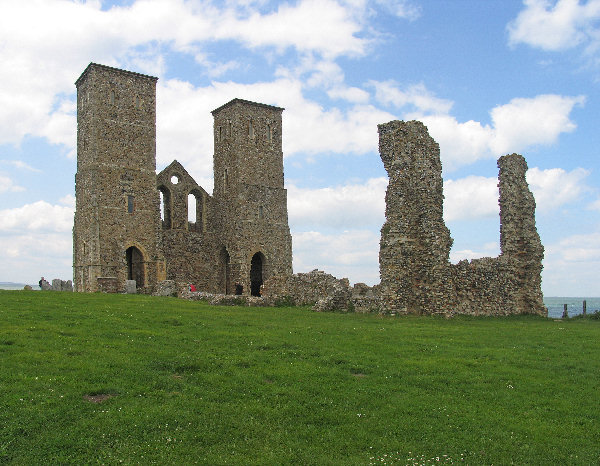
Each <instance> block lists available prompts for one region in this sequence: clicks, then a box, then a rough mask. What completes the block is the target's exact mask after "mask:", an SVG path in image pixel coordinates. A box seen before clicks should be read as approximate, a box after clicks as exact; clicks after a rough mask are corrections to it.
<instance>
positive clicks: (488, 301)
mask: <svg viewBox="0 0 600 466" xmlns="http://www.w3.org/2000/svg"><path fill="white" fill-rule="evenodd" d="M378 128H379V150H380V155H381V159H382V161H383V164H384V167H385V169H386V171H387V172H388V176H389V184H388V188H387V192H386V222H385V223H384V225H383V227H382V229H381V242H380V253H379V264H380V275H381V286H380V289H379V292H380V300H381V306H382V308H383V309H385V311H386V312H390V313H397V314H409V313H410V314H444V315H453V314H456V313H459V314H473V315H507V314H524V313H532V314H540V315H547V310H546V309H545V307H544V305H543V301H542V292H541V275H540V274H541V270H542V259H543V251H544V249H543V246H542V245H541V242H540V238H539V235H538V234H537V230H536V227H535V201H534V199H533V195H532V194H531V192H530V191H529V188H528V186H527V182H526V180H525V173H526V171H527V164H526V163H525V160H524V159H523V157H522V156H520V155H517V154H512V155H507V156H504V157H501V158H500V159H499V161H498V167H499V169H500V175H499V187H500V201H499V202H500V220H501V240H500V243H501V250H502V253H501V255H500V256H499V257H497V258H495V259H492V258H483V259H477V260H473V261H471V262H467V261H461V262H460V263H459V264H457V265H452V264H450V262H449V253H450V247H451V246H452V239H451V238H450V233H449V231H448V228H447V227H446V225H445V223H444V221H443V217H442V215H443V184H442V167H441V162H440V156H439V146H438V145H437V143H436V142H435V141H434V140H433V139H432V138H431V137H430V136H429V134H428V132H427V128H426V127H425V126H424V125H423V123H421V122H418V121H410V122H402V121H392V122H390V123H387V124H383V125H379V127H378Z"/></svg>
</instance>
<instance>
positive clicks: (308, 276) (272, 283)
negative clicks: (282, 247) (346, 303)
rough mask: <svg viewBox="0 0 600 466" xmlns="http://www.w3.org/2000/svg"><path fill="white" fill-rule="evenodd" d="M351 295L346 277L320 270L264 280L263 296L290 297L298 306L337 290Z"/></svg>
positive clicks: (329, 294)
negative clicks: (340, 277)
mask: <svg viewBox="0 0 600 466" xmlns="http://www.w3.org/2000/svg"><path fill="white" fill-rule="evenodd" d="M340 289H342V290H344V293H346V290H347V294H348V298H349V297H350V295H351V289H350V283H349V282H348V279H347V278H342V279H337V278H335V277H334V276H333V275H330V274H328V273H325V272H323V271H321V270H316V269H315V270H313V271H312V272H308V273H295V274H293V275H278V276H275V277H271V278H269V279H268V280H266V281H265V284H264V287H263V296H265V297H272V296H276V297H279V298H281V299H286V298H287V299H290V300H291V301H292V302H293V303H294V304H296V305H298V306H304V305H308V304H316V303H317V302H318V301H319V300H320V299H322V298H324V297H327V296H334V295H336V293H338V292H339V290H340Z"/></svg>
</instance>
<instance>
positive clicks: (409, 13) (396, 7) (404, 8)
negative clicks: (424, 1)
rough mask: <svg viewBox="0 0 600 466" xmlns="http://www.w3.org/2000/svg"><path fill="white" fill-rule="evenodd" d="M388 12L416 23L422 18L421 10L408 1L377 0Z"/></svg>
mask: <svg viewBox="0 0 600 466" xmlns="http://www.w3.org/2000/svg"><path fill="white" fill-rule="evenodd" d="M375 3H377V4H379V5H381V6H383V7H384V8H385V9H386V10H387V11H389V12H390V13H392V14H393V15H395V16H397V17H399V18H406V19H408V20H410V21H414V20H416V19H418V18H419V17H420V16H421V8H420V6H418V5H415V4H414V2H410V1H408V0H376V2H375Z"/></svg>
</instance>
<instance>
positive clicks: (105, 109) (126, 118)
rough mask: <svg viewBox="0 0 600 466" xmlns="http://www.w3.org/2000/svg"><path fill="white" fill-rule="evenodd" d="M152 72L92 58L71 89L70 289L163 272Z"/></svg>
mask: <svg viewBox="0 0 600 466" xmlns="http://www.w3.org/2000/svg"><path fill="white" fill-rule="evenodd" d="M156 81H157V78H154V77H151V76H146V75H143V74H139V73H133V72H130V71H124V70H120V69H116V68H111V67H108V66H104V65H98V64H95V63H91V64H90V65H89V66H88V67H87V68H86V69H85V71H84V72H83V73H82V75H81V76H80V77H79V79H78V80H77V81H76V83H75V85H76V87H77V173H76V175H75V193H76V199H77V201H76V212H75V224H74V228H73V274H74V282H75V290H76V291H88V292H90V291H98V290H106V291H121V290H123V289H124V286H125V280H135V281H136V284H137V287H138V288H145V287H152V286H153V285H155V284H156V282H157V281H158V280H163V279H164V278H165V261H164V258H163V254H162V250H161V244H160V242H161V239H160V238H161V237H160V211H159V194H158V191H157V189H156Z"/></svg>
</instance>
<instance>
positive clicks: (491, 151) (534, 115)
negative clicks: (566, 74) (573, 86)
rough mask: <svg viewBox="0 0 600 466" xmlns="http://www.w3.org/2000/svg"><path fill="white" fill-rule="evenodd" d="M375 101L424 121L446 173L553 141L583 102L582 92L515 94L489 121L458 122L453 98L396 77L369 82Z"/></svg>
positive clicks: (568, 125)
mask: <svg viewBox="0 0 600 466" xmlns="http://www.w3.org/2000/svg"><path fill="white" fill-rule="evenodd" d="M367 84H368V86H370V87H372V88H374V89H375V99H376V100H377V102H379V103H380V104H382V105H384V106H394V107H396V108H398V109H401V110H402V111H403V115H402V118H404V119H405V120H412V119H415V120H420V121H422V122H423V123H424V124H425V125H426V126H427V128H428V130H429V134H430V135H431V136H432V137H433V138H434V139H435V140H436V142H437V143H438V144H439V146H440V153H441V157H442V162H443V166H444V170H445V171H451V170H453V169H456V168H457V167H459V166H461V165H466V164H470V163H473V162H475V161H477V160H480V159H482V158H496V157H498V156H500V155H504V154H506V153H511V152H521V151H523V150H525V149H527V148H528V147H531V146H534V145H538V144H552V143H554V142H556V140H557V139H558V136H559V135H560V134H562V133H568V132H572V131H574V130H575V129H576V127H577V126H576V124H575V123H574V122H573V121H572V120H571V118H570V114H571V111H572V110H573V108H574V107H575V106H582V105H583V104H584V103H585V97H584V96H575V97H571V96H561V95H555V94H543V95H538V96H535V97H532V98H515V99H512V100H511V101H510V102H508V103H507V104H504V105H498V106H496V107H494V108H493V109H491V111H490V119H491V124H482V123H481V122H478V121H473V120H469V121H466V122H459V121H458V120H457V119H456V117H454V116H452V115H451V114H450V113H449V112H450V110H451V108H452V105H453V102H452V101H450V100H446V99H441V98H439V97H436V96H435V95H434V94H433V93H432V92H431V91H429V90H428V89H427V88H426V87H425V85H424V84H422V83H421V84H417V85H411V86H407V87H406V88H404V89H403V88H401V87H400V85H399V84H398V83H397V82H395V81H393V80H390V81H369V82H368V83H367Z"/></svg>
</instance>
